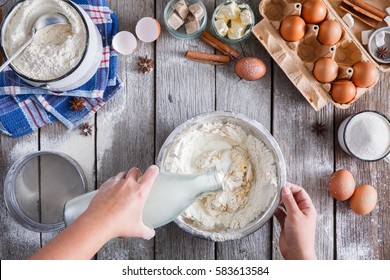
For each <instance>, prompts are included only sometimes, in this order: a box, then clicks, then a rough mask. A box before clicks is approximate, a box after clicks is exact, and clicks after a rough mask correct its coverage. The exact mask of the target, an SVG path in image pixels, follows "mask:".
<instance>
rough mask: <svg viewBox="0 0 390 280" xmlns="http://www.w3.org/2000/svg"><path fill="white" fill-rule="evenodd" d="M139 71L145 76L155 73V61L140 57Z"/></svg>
mask: <svg viewBox="0 0 390 280" xmlns="http://www.w3.org/2000/svg"><path fill="white" fill-rule="evenodd" d="M137 64H138V66H139V67H138V70H140V71H141V72H142V73H143V74H146V73H150V72H152V71H153V68H154V63H153V59H151V58H149V57H148V56H147V55H145V57H142V56H140V57H138V63H137Z"/></svg>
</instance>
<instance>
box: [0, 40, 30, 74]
mask: <svg viewBox="0 0 390 280" xmlns="http://www.w3.org/2000/svg"><path fill="white" fill-rule="evenodd" d="M32 40H33V36H31V38H30V39H29V40H28V41H27V42H26V43H24V44H23V46H21V47H20V48H19V49H18V50H17V51H16V53H14V54H13V55H12V56H11V57H10V58H9V59H8V60H7V61H6V62H4V63H3V65H1V67H0V72H3V70H4V68H5V67H7V66H8V65H9V64H10V63H11V62H12V61H14V59H15V58H17V57H18V56H19V55H20V54H21V52H22V51H24V49H25V48H27V47H28V45H30V44H31V42H32Z"/></svg>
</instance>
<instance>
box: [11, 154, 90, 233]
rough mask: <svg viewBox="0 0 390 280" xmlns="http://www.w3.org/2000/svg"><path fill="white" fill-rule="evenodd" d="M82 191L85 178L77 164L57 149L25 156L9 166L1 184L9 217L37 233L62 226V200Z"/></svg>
mask: <svg viewBox="0 0 390 280" xmlns="http://www.w3.org/2000/svg"><path fill="white" fill-rule="evenodd" d="M85 192H86V179H85V175H84V172H83V170H82V168H81V167H80V165H79V164H78V163H77V162H76V161H75V160H74V159H72V158H70V157H69V156H67V155H65V154H61V153H56V152H46V151H41V152H36V153H32V154H28V155H26V156H24V157H23V158H21V159H19V160H18V161H16V162H15V163H14V164H13V165H12V167H11V169H10V170H9V171H8V173H7V176H6V178H5V183H4V200H5V204H6V207H7V209H8V211H9V213H10V214H11V216H12V217H13V218H14V219H15V220H16V221H17V222H18V223H19V224H21V225H22V226H23V227H25V228H27V229H30V230H33V231H37V232H49V231H56V230H60V229H62V228H64V227H65V224H64V214H63V210H64V205H65V203H66V202H67V201H68V200H70V199H72V198H74V197H76V196H79V195H81V194H83V193H85Z"/></svg>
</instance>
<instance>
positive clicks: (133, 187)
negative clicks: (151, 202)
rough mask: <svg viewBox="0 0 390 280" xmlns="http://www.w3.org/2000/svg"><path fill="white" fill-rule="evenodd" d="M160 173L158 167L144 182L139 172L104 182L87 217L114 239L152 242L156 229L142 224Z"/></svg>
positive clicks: (147, 173) (133, 171)
mask: <svg viewBox="0 0 390 280" xmlns="http://www.w3.org/2000/svg"><path fill="white" fill-rule="evenodd" d="M158 173H159V169H158V167H157V166H155V165H153V166H151V167H149V168H148V169H147V170H146V172H145V175H144V176H143V177H142V179H141V181H140V182H138V180H139V177H140V176H141V172H140V170H139V169H138V168H131V169H130V170H129V171H128V172H127V173H126V172H121V173H119V174H118V175H116V176H115V177H112V178H110V179H108V180H107V181H106V182H104V183H103V184H102V185H101V187H100V189H99V191H98V192H97V194H96V196H95V197H94V198H93V199H92V201H91V203H90V205H89V206H88V208H87V211H86V212H85V213H84V214H83V215H84V216H89V217H90V218H92V219H95V220H96V222H97V223H100V224H101V225H102V226H101V228H104V229H106V230H107V231H108V234H109V235H110V236H111V237H112V238H114V237H141V238H144V239H148V240H149V239H151V238H153V236H154V235H155V232H154V230H153V229H151V228H149V227H147V226H145V225H144V224H143V222H142V211H143V208H144V205H145V202H146V199H147V197H148V194H149V192H150V190H151V188H152V185H153V182H154V180H155V179H156V177H157V175H158Z"/></svg>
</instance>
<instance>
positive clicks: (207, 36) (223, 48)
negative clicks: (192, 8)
mask: <svg viewBox="0 0 390 280" xmlns="http://www.w3.org/2000/svg"><path fill="white" fill-rule="evenodd" d="M200 39H201V40H202V41H203V42H205V43H206V44H208V45H210V46H212V47H213V48H214V49H216V50H217V51H220V52H221V53H223V54H224V55H227V56H229V57H230V58H231V59H236V58H237V57H238V56H239V55H240V52H239V51H237V50H236V49H233V48H232V47H230V46H228V45H226V44H225V43H223V42H221V41H220V40H218V39H217V38H215V37H214V36H213V35H212V34H211V33H210V32H209V31H207V30H206V31H204V32H203V33H202V34H201V35H200Z"/></svg>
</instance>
